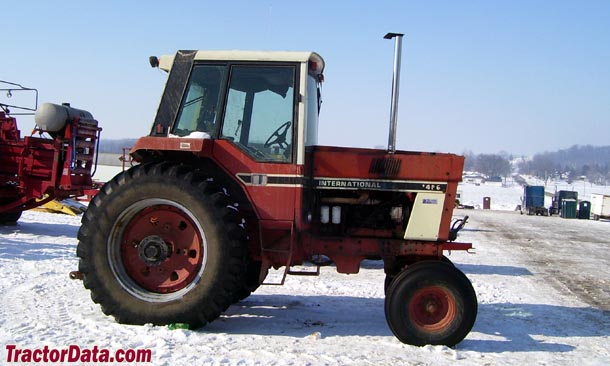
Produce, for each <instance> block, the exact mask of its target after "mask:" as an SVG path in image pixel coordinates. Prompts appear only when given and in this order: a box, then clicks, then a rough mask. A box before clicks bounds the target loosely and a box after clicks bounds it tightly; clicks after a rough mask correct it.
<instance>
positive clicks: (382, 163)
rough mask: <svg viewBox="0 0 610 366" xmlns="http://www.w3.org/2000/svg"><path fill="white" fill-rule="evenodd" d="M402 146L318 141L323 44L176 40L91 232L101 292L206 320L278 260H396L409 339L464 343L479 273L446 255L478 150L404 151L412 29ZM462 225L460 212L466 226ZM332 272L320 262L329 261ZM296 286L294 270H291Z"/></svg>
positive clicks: (400, 318) (391, 290) (139, 314)
mask: <svg viewBox="0 0 610 366" xmlns="http://www.w3.org/2000/svg"><path fill="white" fill-rule="evenodd" d="M386 38H390V39H392V38H394V39H395V58H394V81H393V93H392V94H393V99H392V108H391V121H390V138H389V144H388V145H389V146H388V149H387V150H385V149H383V150H380V149H362V148H343V147H330V146H320V145H318V141H317V138H318V136H317V129H318V128H317V127H318V114H319V110H320V105H321V99H320V98H321V94H320V84H321V83H322V81H323V79H324V78H323V70H324V61H323V59H322V57H321V56H320V55H318V54H316V53H314V52H249V51H178V52H177V53H176V54H175V55H168V56H161V57H151V58H150V61H151V65H152V66H153V67H158V68H160V69H161V70H164V71H166V72H168V79H167V82H166V86H165V91H164V93H163V95H162V98H161V102H160V105H159V109H158V111H157V115H156V118H155V120H154V122H153V125H152V128H151V131H150V135H149V136H145V137H142V138H140V139H139V140H138V141H137V143H136V144H135V146H134V147H133V148H132V150H131V156H132V157H133V159H134V160H135V161H136V162H137V163H138V164H137V165H135V166H134V167H132V168H130V169H129V170H127V171H125V172H123V173H120V174H119V175H117V176H116V177H115V178H114V179H112V180H111V181H110V182H108V183H106V184H105V185H104V187H103V188H102V189H101V191H100V193H99V194H98V195H97V196H96V197H95V198H94V199H93V200H92V202H91V203H90V205H89V209H88V210H87V212H86V213H85V215H84V216H83V219H82V226H81V229H80V231H79V234H78V240H79V244H78V249H77V255H78V257H80V262H79V269H78V271H76V272H73V273H72V277H73V278H80V279H83V280H84V285H85V287H86V288H87V289H89V290H90V291H91V296H92V299H93V301H95V302H96V303H99V304H100V305H101V308H102V311H103V312H104V313H105V314H108V315H113V316H114V317H115V318H116V320H117V321H118V322H120V323H127V324H145V323H153V324H158V325H162V324H169V323H186V324H189V326H190V327H193V328H196V327H199V326H202V325H205V324H206V323H209V322H211V321H213V320H214V319H216V318H218V317H219V316H220V315H221V313H222V312H223V311H225V310H226V309H227V308H228V307H229V306H230V305H231V304H233V303H235V302H238V301H240V300H241V299H244V298H245V297H247V296H249V295H250V293H251V292H253V291H255V290H256V289H257V288H258V287H259V286H260V285H261V284H266V283H265V279H266V276H267V274H268V271H269V269H270V268H275V269H280V268H283V269H284V277H285V276H286V275H287V274H288V275H289V274H302V273H300V272H299V271H296V270H295V269H294V266H297V265H300V264H303V263H305V262H313V263H314V264H315V263H318V264H319V261H320V259H321V258H323V259H328V260H330V261H332V262H333V263H334V265H335V266H336V269H337V271H338V272H340V273H357V272H358V271H359V267H360V263H361V262H362V261H363V260H365V259H369V260H382V261H383V263H384V268H385V273H386V282H385V288H386V299H385V313H386V318H387V321H388V324H389V326H390V328H391V330H392V332H393V333H394V334H395V335H396V336H397V337H398V338H399V339H400V340H401V341H403V342H405V343H409V344H414V345H424V344H444V345H449V346H452V345H455V344H457V343H459V342H460V341H461V340H462V339H463V338H464V337H465V336H466V335H467V334H468V333H469V332H470V330H471V328H472V326H473V324H474V322H475V318H476V315H477V298H476V294H475V291H474V289H473V287H472V284H471V283H470V281H469V280H468V279H467V277H466V276H465V275H464V274H463V273H462V272H461V271H460V270H459V269H458V268H456V267H455V266H454V265H453V264H452V263H451V261H449V260H448V258H447V257H445V256H444V254H443V253H444V252H446V251H449V250H452V251H466V250H468V249H470V248H471V244H469V243H459V242H456V241H455V240H456V238H457V232H458V231H459V230H460V229H461V228H462V227H463V225H464V223H465V221H466V218H463V219H456V220H453V219H452V214H453V208H454V202H455V198H456V191H457V186H458V182H459V181H461V178H462V169H463V163H464V158H463V157H462V156H458V155H453V154H441V153H427V152H410V151H399V150H396V147H395V140H396V137H395V136H396V135H395V131H396V114H397V102H398V82H399V71H400V55H401V40H402V35H401V34H393V33H390V34H388V35H387V36H386ZM452 220H453V221H452ZM318 269H319V268H318ZM281 282H283V280H282V281H281Z"/></svg>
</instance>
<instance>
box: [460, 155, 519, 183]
mask: <svg viewBox="0 0 610 366" xmlns="http://www.w3.org/2000/svg"><path fill="white" fill-rule="evenodd" d="M464 157H465V160H464V170H465V171H470V172H479V173H481V174H485V175H486V176H488V177H507V176H509V175H511V173H512V166H511V163H510V162H511V160H512V159H513V157H512V156H511V155H509V154H508V153H504V152H502V153H499V154H479V155H477V154H474V153H473V152H471V151H467V152H465V153H464Z"/></svg>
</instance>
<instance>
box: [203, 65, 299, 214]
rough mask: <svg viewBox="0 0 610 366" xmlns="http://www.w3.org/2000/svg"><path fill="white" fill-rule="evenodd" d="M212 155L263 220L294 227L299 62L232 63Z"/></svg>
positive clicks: (296, 179) (297, 182)
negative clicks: (239, 184)
mask: <svg viewBox="0 0 610 366" xmlns="http://www.w3.org/2000/svg"><path fill="white" fill-rule="evenodd" d="M229 69H230V71H229V72H230V73H229V78H228V84H227V88H226V94H225V102H224V113H223V118H222V125H221V128H220V131H219V136H218V139H217V140H216V141H215V144H214V150H213V156H214V158H215V160H217V161H218V163H219V164H221V166H223V167H224V168H225V169H227V170H228V171H229V172H230V174H232V175H233V176H234V177H236V178H237V179H238V180H239V181H240V183H241V184H242V185H243V186H244V187H245V190H246V193H247V194H248V196H249V198H250V199H251V201H252V204H253V207H254V209H255V211H256V213H257V216H258V217H259V219H260V220H261V221H266V220H270V221H276V222H277V221H286V223H288V222H289V221H290V222H294V218H295V198H296V188H297V186H298V185H299V183H300V178H299V177H298V176H297V165H296V161H295V160H296V139H295V136H294V133H293V132H294V131H297V129H296V124H297V120H298V118H297V116H298V113H297V106H298V102H299V98H298V95H299V94H298V87H297V86H298V85H299V83H298V79H299V64H298V63H235V64H229Z"/></svg>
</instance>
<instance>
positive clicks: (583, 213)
mask: <svg viewBox="0 0 610 366" xmlns="http://www.w3.org/2000/svg"><path fill="white" fill-rule="evenodd" d="M590 217H591V202H589V201H580V202H579V203H578V218H579V219H581V220H589V218H590Z"/></svg>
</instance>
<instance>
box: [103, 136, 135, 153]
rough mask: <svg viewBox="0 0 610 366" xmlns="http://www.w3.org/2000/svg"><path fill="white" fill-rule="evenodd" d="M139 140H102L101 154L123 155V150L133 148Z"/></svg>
mask: <svg viewBox="0 0 610 366" xmlns="http://www.w3.org/2000/svg"><path fill="white" fill-rule="evenodd" d="M136 141H137V139H118V140H111V139H104V138H102V139H100V149H99V152H101V153H110V154H122V153H123V148H125V147H127V148H131V147H132V146H133V145H134V144H135V143H136Z"/></svg>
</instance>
